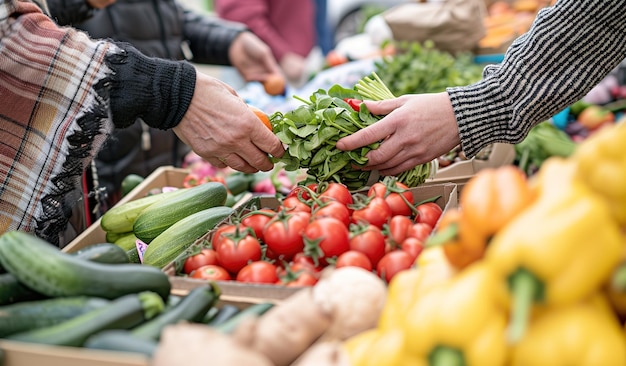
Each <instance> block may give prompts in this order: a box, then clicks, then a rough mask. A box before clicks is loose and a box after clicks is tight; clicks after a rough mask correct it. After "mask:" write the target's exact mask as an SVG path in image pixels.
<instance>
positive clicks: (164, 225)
mask: <svg viewBox="0 0 626 366" xmlns="http://www.w3.org/2000/svg"><path fill="white" fill-rule="evenodd" d="M226 196H227V191H226V186H224V185H223V184H222V183H218V182H207V183H203V184H199V185H197V186H194V187H191V188H188V189H187V190H186V191H185V192H183V193H181V194H179V195H177V196H176V197H172V198H168V199H165V200H162V201H159V202H157V203H155V204H153V205H150V206H148V207H146V209H144V210H143V211H141V213H140V214H139V216H137V219H136V220H135V224H134V225H133V232H134V233H135V236H137V238H138V239H140V240H141V241H143V242H144V243H146V244H148V243H151V242H152V240H154V239H155V238H156V237H157V236H158V235H159V234H161V233H162V232H164V231H165V230H167V229H168V228H169V227H170V226H172V225H174V224H175V223H176V222H178V221H180V220H181V219H183V218H185V217H188V216H190V215H193V214H195V213H196V212H199V211H203V210H206V209H208V208H212V207H217V206H223V205H224V203H225V202H226Z"/></svg>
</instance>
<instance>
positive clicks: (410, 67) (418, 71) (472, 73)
mask: <svg viewBox="0 0 626 366" xmlns="http://www.w3.org/2000/svg"><path fill="white" fill-rule="evenodd" d="M395 48H396V53H395V55H393V56H388V57H385V58H382V59H380V61H377V62H375V63H374V67H375V72H376V74H378V76H379V77H380V78H381V79H382V81H383V82H384V83H385V84H386V85H387V86H388V87H389V89H390V90H391V91H392V92H393V93H394V94H395V95H404V94H418V93H437V92H442V91H444V90H445V89H446V87H452V86H463V85H469V84H472V83H474V82H477V81H478V80H480V79H481V77H482V69H483V66H481V65H479V64H477V63H475V62H474V59H473V56H472V55H471V54H469V53H459V54H456V55H452V54H450V53H448V52H443V51H440V50H437V49H436V48H435V46H434V44H433V42H430V41H427V42H424V43H419V42H397V44H396V45H395Z"/></svg>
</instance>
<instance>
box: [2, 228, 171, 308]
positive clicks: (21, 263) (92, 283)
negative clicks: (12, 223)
mask: <svg viewBox="0 0 626 366" xmlns="http://www.w3.org/2000/svg"><path fill="white" fill-rule="evenodd" d="M0 262H1V263H2V264H3V265H4V266H5V267H6V268H7V270H8V271H9V272H11V273H12V274H13V275H14V276H15V277H16V278H17V280H18V281H20V282H21V283H22V284H24V285H25V286H27V287H29V288H31V289H33V290H35V291H36V292H39V293H41V294H44V295H47V296H50V297H57V296H80V295H84V296H95V297H102V298H105V299H115V298H117V297H120V296H122V295H126V294H131V293H137V292H140V291H154V292H156V293H158V294H159V295H160V296H161V297H162V298H163V299H167V297H168V296H169V293H170V290H171V284H170V282H169V279H168V277H167V274H165V273H164V272H162V271H160V270H159V269H157V268H154V267H150V266H143V265H139V264H134V263H128V264H108V263H95V262H90V261H86V260H83V259H80V258H78V257H76V256H74V255H71V254H69V253H65V252H62V251H60V250H59V249H58V248H57V247H55V246H53V245H52V244H50V243H48V242H46V241H44V240H43V239H40V238H39V237H37V236H34V235H32V234H29V233H26V232H22V231H9V232H6V233H4V234H2V235H1V236H0Z"/></svg>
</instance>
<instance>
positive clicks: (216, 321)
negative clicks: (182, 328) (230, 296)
mask: <svg viewBox="0 0 626 366" xmlns="http://www.w3.org/2000/svg"><path fill="white" fill-rule="evenodd" d="M240 311H241V309H239V308H238V307H236V306H235V305H231V304H224V305H222V307H221V308H220V309H219V310H218V311H217V314H215V315H214V316H213V317H212V318H211V319H209V321H207V322H206V323H207V324H208V325H210V326H212V327H215V326H218V325H220V324H222V323H224V322H226V321H227V320H228V319H230V318H232V317H233V316H235V315H237V314H239V312H240Z"/></svg>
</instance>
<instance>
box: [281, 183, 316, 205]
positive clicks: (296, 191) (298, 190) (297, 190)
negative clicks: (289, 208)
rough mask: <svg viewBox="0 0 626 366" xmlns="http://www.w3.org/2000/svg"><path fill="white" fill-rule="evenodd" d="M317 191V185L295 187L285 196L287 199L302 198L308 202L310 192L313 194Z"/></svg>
mask: <svg viewBox="0 0 626 366" xmlns="http://www.w3.org/2000/svg"><path fill="white" fill-rule="evenodd" d="M316 190H317V183H311V184H307V185H306V186H301V185H300V186H295V187H293V188H292V189H291V191H289V193H288V194H287V197H292V196H295V197H298V196H300V197H302V199H304V200H305V201H306V200H310V199H311V192H315V191H316Z"/></svg>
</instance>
